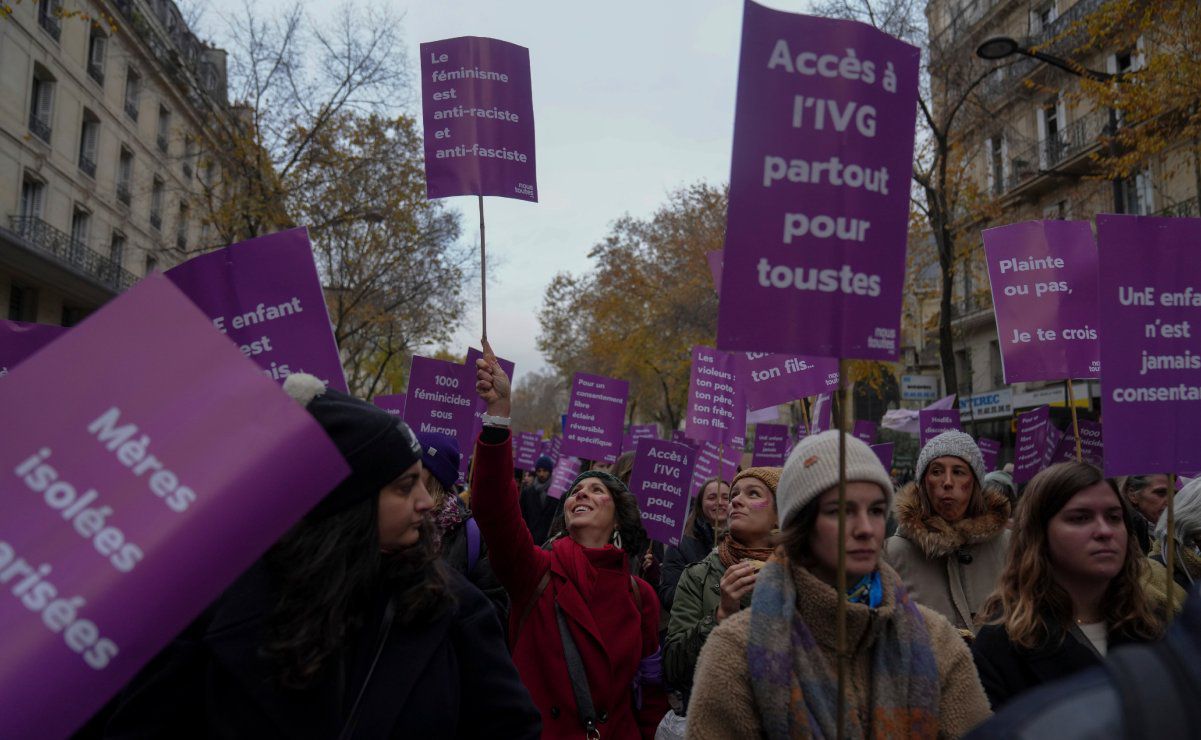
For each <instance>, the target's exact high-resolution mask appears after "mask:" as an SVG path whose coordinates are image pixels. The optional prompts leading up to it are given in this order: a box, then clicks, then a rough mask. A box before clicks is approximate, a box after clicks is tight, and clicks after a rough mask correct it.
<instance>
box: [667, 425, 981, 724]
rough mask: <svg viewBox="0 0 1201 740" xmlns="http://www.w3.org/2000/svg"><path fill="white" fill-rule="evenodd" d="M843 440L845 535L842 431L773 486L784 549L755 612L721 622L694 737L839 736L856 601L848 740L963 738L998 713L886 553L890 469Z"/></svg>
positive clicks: (694, 718) (692, 708)
mask: <svg viewBox="0 0 1201 740" xmlns="http://www.w3.org/2000/svg"><path fill="white" fill-rule="evenodd" d="M845 442H846V480H847V485H846V506H845V518H846V534H845V537H844V538H842V539H840V538H839V537H838V529H839V524H838V523H839V518H840V517H839V515H840V510H839V501H838V498H839V497H838V481H839V474H838V469H839V433H838V432H837V431H830V432H824V433H822V434H818V435H814V436H811V437H806V438H805V439H803V440H801V441H800V442H799V443H798V444H797V446H796V447H794V448H793V451H792V453H791V454H790V455H789V456H788V461H787V463H785V465H784V472H783V474H782V475H781V476H780V483H779V485H778V486H777V488H776V506H777V510H778V512H779V517H780V525H781V528H782V530H781V533H780V543H781V544H780V546H779V547H778V548H777V549H776V551H775V554H774V555H772V557H771V559H770V560H769V561H768V562H767V565H765V566H764V567H763V569H762V570H761V571H760V572H759V576H758V579H757V581H756V584H755V591H754V595H753V596H752V599H751V606H750V608H749V609H743V610H742V611H739V612H737V613H735V614H733V615H732V616H730V617H729V618H727V619H725V620H723V621H722V623H721V624H719V625H718V626H717V627H716V629H714V630H713V632H711V633H710V635H709V639H708V640H707V641H706V642H705V646H704V647H703V648H702V650H701V654H700V658H699V660H698V662H697V668H696V681H695V683H694V684H693V693H692V701H691V703H690V704H689V705H688V737H689V738H702V739H703V738H723V739H724V738H731V737H767V738H795V737H818V736H824V737H834V736H835V735H837V734H838V731H839V727H838V720H837V704H838V698H837V697H838V681H837V640H836V635H837V627H836V623H837V619H836V614H837V612H838V602H839V601H840V600H845V601H846V602H848V603H847V604H846V645H847V647H848V649H849V650H850V655H849V656H848V661H847V668H848V675H847V693H846V700H847V704H846V707H847V712H846V717H845V720H844V725H843V727H842V728H841V729H842V730H843V734H844V735H845V736H846V737H928V738H935V737H959V736H961V735H963V734H965V733H966V732H967V731H968V730H970V729H971V728H972V727H974V726H975V725H976V724H978V723H979V722H981V721H983V720H984V719H985V718H987V717H988V714H989V709H988V700H987V698H986V697H985V695H984V689H983V688H982V687H981V686H980V679H979V677H978V676H977V675H976V670H975V667H974V665H973V664H972V661H971V654H970V653H969V651H968V648H967V645H966V644H965V643H964V642H963V640H962V639H960V637H959V634H958V632H957V631H956V630H955V628H954V627H952V626H951V624H950V623H949V622H948V621H947V620H946V619H944V618H943V617H942V616H940V615H939V614H937V613H936V612H934V611H932V610H930V609H927V608H926V607H924V606H920V605H918V604H917V603H916V602H915V601H913V600H912V599H910V598H909V595H908V593H907V592H906V590H905V586H904V584H903V583H902V582H901V578H900V576H899V575H897V573H896V571H894V570H893V569H892V568H890V567H889V566H888V565H887V564H886V563H884V562H883V559H882V558H881V548H882V547H883V544H884V524H885V519H886V518H887V516H888V508H889V503H890V502H891V500H892V482H891V481H890V480H889V477H888V473H887V472H885V470H884V468H883V466H882V465H881V464H880V461H879V459H877V457H876V455H875V453H873V452H872V450H871V448H870V447H868V446H867V445H866V444H864V443H863V442H861V441H860V440H858V439H855V438H854V437H852V436H850V435H847V436H846V440H845ZM840 553H845V558H846V576H847V578H846V582H847V585H848V586H849V588H848V590H847V592H846V593H844V594H839V593H838V591H837V579H838V559H839V555H840Z"/></svg>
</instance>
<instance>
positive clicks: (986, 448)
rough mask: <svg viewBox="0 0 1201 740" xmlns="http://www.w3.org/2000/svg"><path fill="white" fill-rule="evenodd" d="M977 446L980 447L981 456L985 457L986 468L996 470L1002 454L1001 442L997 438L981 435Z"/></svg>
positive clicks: (986, 469)
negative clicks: (998, 459)
mask: <svg viewBox="0 0 1201 740" xmlns="http://www.w3.org/2000/svg"><path fill="white" fill-rule="evenodd" d="M976 446H977V447H979V448H980V456H981V457H983V458H984V470H985V471H989V472H991V471H993V470H996V469H997V458H998V457H1000V456H1001V443H1000V442H998V441H997V440H995V439H989V438H987V437H980V438H979V439H977V440H976Z"/></svg>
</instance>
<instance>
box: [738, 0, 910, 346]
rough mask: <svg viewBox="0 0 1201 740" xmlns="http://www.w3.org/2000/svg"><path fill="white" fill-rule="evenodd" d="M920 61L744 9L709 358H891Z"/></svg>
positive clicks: (832, 30)
mask: <svg viewBox="0 0 1201 740" xmlns="http://www.w3.org/2000/svg"><path fill="white" fill-rule="evenodd" d="M920 56H921V52H920V50H919V49H918V48H916V47H913V46H910V45H908V44H905V43H903V42H901V41H898V40H897V39H895V38H892V37H891V36H889V35H887V34H885V33H882V32H880V31H878V30H876V29H874V28H872V27H870V26H867V25H865V24H862V23H857V22H854V21H841V20H832V19H829V18H815V17H810V16H804V15H796V14H793V13H786V12H782V11H778V10H769V9H768V8H765V7H763V6H761V5H757V4H756V3H753V2H747V3H746V4H745V5H744V11H743V18H742V50H741V54H740V58H739V66H738V94H737V103H736V108H735V112H734V152H733V162H732V165H731V168H730V204H729V209H728V214H727V224H728V226H727V231H726V243H725V255H724V261H723V269H722V284H721V295H722V296H724V297H725V298H724V299H723V300H722V301H721V302H720V305H719V310H718V322H717V346H718V347H719V348H721V349H725V350H744V351H763V352H799V353H802V354H809V355H818V356H821V357H848V358H849V357H854V358H862V359H874V360H895V359H896V358H897V352H898V349H899V342H898V339H899V337H900V319H901V291H902V283H903V282H904V274H905V244H906V238H907V234H908V223H909V187H908V183H909V173H910V170H911V167H912V162H913V133H914V125H915V123H916V116H915V112H916V105H917V83H918V62H919V60H920ZM764 306H771V310H770V311H764V310H763V307H764ZM815 317H821V320H815Z"/></svg>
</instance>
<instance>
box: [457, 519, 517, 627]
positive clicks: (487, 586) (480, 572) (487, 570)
mask: <svg viewBox="0 0 1201 740" xmlns="http://www.w3.org/2000/svg"><path fill="white" fill-rule="evenodd" d="M460 505H461V504H460ZM462 510H463V514H464V516H465V517H466V518H465V519H464V520H463V521H461V522H459V523H458V524H456V525H455V526H454V527H452V528H451V529H450V531H449V532H443V533H442V559H443V560H445V561H446V564H447V565H449V566H450V567H451V568H453V569H454V570H455V571H456V572H458V573H459V574H460V575H463V576H466V578H467V580H469V581H471V583H472V584H473V585H474V586H475V587H476V588H478V589H479V590H480V591H483V592H484V596H487V597H488V600H489V601H491V602H492V605H493V606H494V607H496V615H497V616H498V617H499V618H500V623H501V624H502V625H507V624H508V623H509V595H508V594H507V593H505V587H504V586H502V585H500V581H497V580H496V576H495V575H493V573H492V563H491V562H490V561H489V560H488V545H487V544H485V543H484V538H483V535H481V534H480V531H479V525H477V524H476V523H475V521H473V520H472V518H471V512H470V511H468V510H467V507H465V506H463V507H462ZM472 529H474V530H475V532H474V535H472V533H471V530H472ZM472 536H474V538H475V542H476V543H477V546H478V548H479V552H478V554H477V555H476V559H475V563H474V565H472V564H471V563H469V562H468V560H469V554H468V552H469V548H468V544H469V542H470V541H471V539H472ZM469 566H470V567H469Z"/></svg>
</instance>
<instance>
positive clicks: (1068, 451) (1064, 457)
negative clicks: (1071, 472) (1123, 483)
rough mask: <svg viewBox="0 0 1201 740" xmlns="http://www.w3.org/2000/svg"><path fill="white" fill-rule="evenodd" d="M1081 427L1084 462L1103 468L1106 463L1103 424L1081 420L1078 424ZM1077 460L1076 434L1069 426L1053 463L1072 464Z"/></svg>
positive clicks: (1056, 450) (1081, 449) (1053, 456)
mask: <svg viewBox="0 0 1201 740" xmlns="http://www.w3.org/2000/svg"><path fill="white" fill-rule="evenodd" d="M1077 425H1078V426H1079V427H1080V456H1081V457H1082V458H1084V462H1086V463H1089V464H1091V465H1096V466H1097V467H1101V465H1102V464H1103V463H1104V462H1105V455H1104V447H1103V444H1102V440H1101V422H1099V421H1091V420H1089V419H1081V420H1080V421H1078V422H1077ZM1075 459H1076V433H1075V432H1074V431H1072V427H1071V426H1068V428H1067V429H1065V430H1064V435H1063V439H1062V440H1060V442H1059V445H1058V446H1057V447H1056V448H1055V453H1054V454H1053V455H1052V456H1051V463H1052V464H1054V463H1061V462H1070V461H1072V460H1075Z"/></svg>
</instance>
